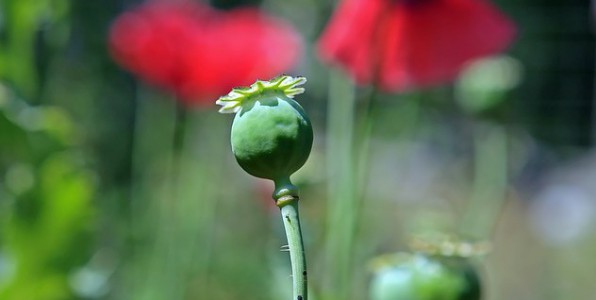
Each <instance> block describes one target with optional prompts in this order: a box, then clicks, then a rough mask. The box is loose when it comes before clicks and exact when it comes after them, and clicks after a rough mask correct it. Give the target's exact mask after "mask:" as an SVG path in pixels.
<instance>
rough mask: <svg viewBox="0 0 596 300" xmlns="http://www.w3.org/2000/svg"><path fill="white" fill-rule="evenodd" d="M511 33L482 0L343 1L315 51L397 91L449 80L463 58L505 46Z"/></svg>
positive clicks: (359, 78) (362, 80) (361, 80)
mask: <svg viewBox="0 0 596 300" xmlns="http://www.w3.org/2000/svg"><path fill="white" fill-rule="evenodd" d="M515 31H516V30H515V25H514V24H513V23H512V22H511V21H510V20H509V19H508V18H507V17H506V16H504V15H503V14H502V13H501V12H499V11H498V10H497V9H496V8H495V7H494V6H493V5H491V4H490V3H489V2H487V1H486V0H344V1H343V2H342V3H341V4H340V6H339V8H338V9H337V11H336V12H335V14H334V16H333V17H332V20H331V21H330V23H329V24H328V26H327V28H326V29H325V31H324V32H323V35H322V37H321V38H320V40H319V44H318V50H319V51H318V52H319V56H320V57H321V59H322V60H324V61H326V62H328V63H332V64H338V65H340V66H342V67H343V68H345V69H346V70H347V71H348V73H350V75H351V76H352V77H353V78H354V80H355V81H356V83H358V84H361V85H364V84H369V83H375V84H377V85H378V86H379V87H380V88H381V89H383V90H386V91H394V92H397V91H405V90H409V89H412V88H415V87H425V86H429V85H434V84H440V83H444V82H447V81H450V80H452V79H454V78H455V77H456V76H457V74H458V72H459V71H460V69H461V68H462V66H463V65H464V64H465V63H466V62H468V61H469V60H471V59H474V58H479V57H482V56H486V55H490V54H494V53H498V52H500V51H503V50H505V48H506V47H507V46H508V45H509V44H510V43H511V41H512V40H513V37H514V35H515Z"/></svg>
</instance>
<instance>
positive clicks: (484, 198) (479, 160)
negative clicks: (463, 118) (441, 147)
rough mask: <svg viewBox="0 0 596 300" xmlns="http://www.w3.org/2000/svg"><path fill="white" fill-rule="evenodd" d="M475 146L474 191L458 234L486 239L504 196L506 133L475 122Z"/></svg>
mask: <svg viewBox="0 0 596 300" xmlns="http://www.w3.org/2000/svg"><path fill="white" fill-rule="evenodd" d="M474 146H475V149H474V151H475V153H474V183H473V187H472V188H473V190H472V196H471V199H470V203H469V204H468V207H467V208H466V210H465V214H464V216H463V222H462V224H461V226H462V227H461V233H462V235H464V236H465V237H468V238H472V239H485V238H487V237H489V236H490V235H491V233H492V231H493V229H494V226H495V223H496V220H497V216H498V215H499V213H500V212H501V210H502V206H503V202H504V201H505V199H506V197H507V172H508V171H507V170H508V168H507V164H508V154H507V133H506V131H505V129H503V128H502V127H500V126H499V125H494V124H485V123H477V124H475V126H474Z"/></svg>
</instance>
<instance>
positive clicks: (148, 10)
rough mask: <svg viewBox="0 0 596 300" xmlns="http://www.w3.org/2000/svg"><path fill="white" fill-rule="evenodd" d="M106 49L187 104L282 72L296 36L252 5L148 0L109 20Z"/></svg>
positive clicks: (296, 45) (293, 57) (297, 46)
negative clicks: (229, 7) (230, 7)
mask: <svg viewBox="0 0 596 300" xmlns="http://www.w3.org/2000/svg"><path fill="white" fill-rule="evenodd" d="M109 48H110V52H111V54H112V56H113V58H114V60H115V61H116V62H118V63H119V64H120V65H121V66H122V67H123V68H125V69H127V70H129V71H130V72H132V73H134V74H135V75H136V76H138V77H139V78H141V79H142V80H145V81H147V82H149V83H151V84H154V85H156V86H160V87H162V88H166V89H168V90H170V91H172V92H174V93H175V94H176V95H177V96H178V97H179V98H180V99H181V100H182V101H184V102H185V103H187V104H198V105H211V104H213V103H214V101H213V99H214V98H217V97H218V96H221V95H223V94H225V93H227V92H228V91H229V90H231V89H232V88H233V87H236V86H248V85H250V84H251V83H253V82H254V81H256V80H257V79H267V78H270V77H274V76H276V75H279V74H280V73H283V72H285V71H288V69H289V68H291V67H292V66H293V65H294V64H295V63H296V61H297V59H298V57H299V55H300V50H301V40H300V38H299V36H298V34H297V33H296V31H295V30H294V29H293V28H292V27H291V26H290V25H289V24H287V23H285V22H283V21H281V20H279V19H276V18H273V17H270V16H268V15H266V14H265V13H264V12H262V11H260V10H258V9H256V8H242V9H235V10H230V11H218V10H215V9H213V8H211V7H209V6H207V5H204V4H200V3H197V2H191V1H150V2H147V3H146V4H144V5H141V6H139V7H137V8H136V9H134V10H131V11H128V12H125V13H124V14H122V15H121V16H119V17H118V18H117V19H116V20H115V21H114V23H113V25H112V28H111V31H110V36H109Z"/></svg>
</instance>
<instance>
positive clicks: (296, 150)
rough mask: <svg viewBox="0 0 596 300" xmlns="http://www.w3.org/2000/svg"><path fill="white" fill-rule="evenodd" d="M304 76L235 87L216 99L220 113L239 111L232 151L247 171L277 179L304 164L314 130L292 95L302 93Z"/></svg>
mask: <svg viewBox="0 0 596 300" xmlns="http://www.w3.org/2000/svg"><path fill="white" fill-rule="evenodd" d="M304 82H306V78H304V77H291V76H281V77H278V78H275V79H272V80H271V81H260V80H258V81H257V82H256V83H254V84H253V85H251V86H250V87H248V88H238V89H233V90H232V91H231V92H230V93H229V94H228V95H226V96H223V97H221V98H219V99H218V100H217V102H216V103H217V104H218V105H222V108H221V109H220V110H219V111H220V112H221V113H236V116H235V118H234V122H233V124H232V133H231V143H232V152H233V153H234V156H235V157H236V160H237V161H238V163H239V164H240V166H241V167H242V169H244V170H245V171H246V172H248V173H249V174H251V175H253V176H256V177H261V178H267V179H271V180H273V181H275V182H276V183H279V182H281V181H284V182H285V181H289V177H290V175H292V173H294V172H296V171H297V170H298V169H300V168H301V167H302V165H304V163H305V162H306V159H307V158H308V156H309V154H310V150H311V147H312V142H313V131H312V126H311V124H310V120H309V119H308V116H307V115H306V113H305V112H304V110H303V109H302V107H301V106H300V105H299V104H298V103H297V102H296V101H294V100H293V99H292V97H293V96H294V95H296V94H300V93H302V92H304V89H303V88H301V87H298V86H299V85H302V84H303V83H304Z"/></svg>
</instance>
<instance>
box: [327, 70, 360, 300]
mask: <svg viewBox="0 0 596 300" xmlns="http://www.w3.org/2000/svg"><path fill="white" fill-rule="evenodd" d="M332 72H333V73H332V74H331V77H330V84H329V109H328V118H327V128H328V132H329V136H328V138H327V153H330V154H329V155H328V156H327V160H328V165H327V167H328V168H327V177H328V178H329V189H328V201H329V203H328V209H327V211H328V213H327V214H328V216H327V220H328V223H327V231H326V235H327V243H326V253H325V263H326V264H325V266H324V272H325V275H324V276H323V278H325V280H326V281H327V282H326V284H325V292H324V294H325V297H329V298H330V299H347V298H349V297H350V294H351V293H350V287H351V286H352V285H351V283H350V280H351V278H352V261H353V244H354V233H355V231H356V219H357V211H356V210H357V206H358V197H357V194H358V191H357V184H356V179H357V178H356V174H357V173H356V168H357V165H356V163H355V161H354V158H355V154H354V121H355V117H354V115H355V110H356V95H355V90H354V87H353V85H352V84H351V83H350V81H349V80H348V79H347V78H345V77H344V76H342V75H341V74H340V73H339V72H335V71H332Z"/></svg>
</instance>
